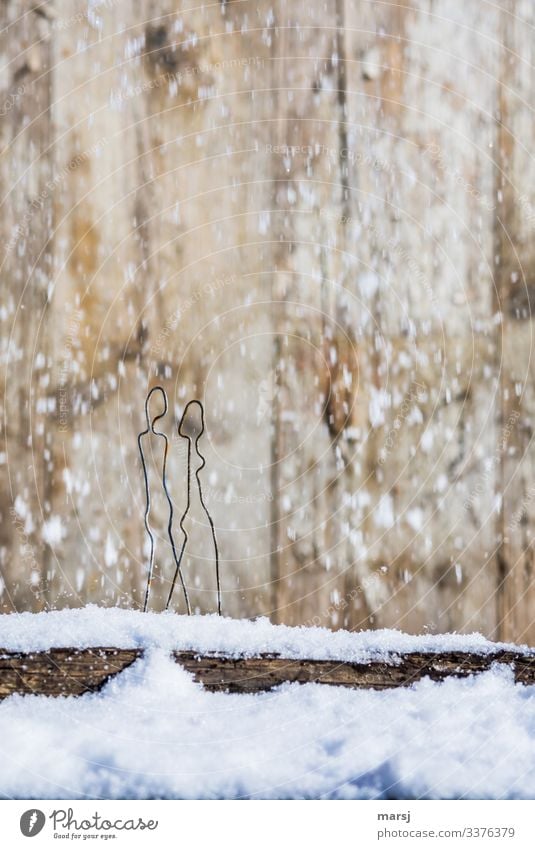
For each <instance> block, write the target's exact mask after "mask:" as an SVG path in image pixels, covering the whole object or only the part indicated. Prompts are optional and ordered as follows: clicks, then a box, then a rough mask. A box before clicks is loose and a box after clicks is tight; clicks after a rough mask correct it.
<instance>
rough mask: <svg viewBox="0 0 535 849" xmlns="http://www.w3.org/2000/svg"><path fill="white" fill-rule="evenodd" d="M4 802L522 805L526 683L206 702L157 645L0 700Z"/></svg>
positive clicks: (530, 727) (488, 679)
mask: <svg viewBox="0 0 535 849" xmlns="http://www.w3.org/2000/svg"><path fill="white" fill-rule="evenodd" d="M0 739H1V740H2V742H1V744H0V752H1V757H0V795H1V796H3V797H4V798H6V797H7V798H25V799H27V798H53V799H61V798H85V797H90V798H105V799H110V798H127V799H128V798H130V799H131V798H134V799H135V798H140V799H141V798H243V797H261V798H365V799H366V798H381V799H385V798H400V799H413V798H421V797H423V798H458V797H469V798H502V797H507V798H529V799H532V798H535V687H522V686H520V685H515V684H514V683H513V680H512V674H511V672H510V670H509V669H507V668H503V667H501V668H499V667H495V668H493V670H492V671H490V672H488V673H485V674H483V675H481V676H478V677H473V678H471V679H465V680H454V679H450V680H447V681H446V682H445V683H443V684H434V683H432V682H430V681H429V680H424V681H422V682H420V683H418V684H416V685H414V686H412V687H411V688H407V689H400V690H390V691H385V692H373V691H365V690H360V691H353V690H346V689H343V688H337V687H325V686H321V685H318V684H307V685H304V686H299V685H297V684H288V685H285V686H283V687H281V688H279V689H277V690H276V691H273V692H271V693H264V694H259V695H228V694H220V693H208V692H206V691H204V690H203V689H202V688H201V687H200V686H199V685H197V684H195V683H194V682H193V680H192V678H190V676H189V675H188V674H187V673H186V672H185V671H184V670H183V669H181V668H180V667H179V666H178V665H177V664H175V663H173V662H172V661H170V660H169V658H168V657H167V655H166V653H165V651H162V650H161V649H153V650H150V651H149V653H148V654H147V655H146V656H145V658H144V659H141V660H139V661H137V663H135V664H134V665H133V666H131V667H130V668H128V669H127V670H125V672H124V673H122V674H121V675H120V676H118V677H117V678H115V679H112V680H111V681H110V682H109V683H108V684H107V685H106V687H105V688H104V689H103V691H102V692H101V693H99V694H93V695H86V696H83V697H79V698H58V699H52V698H45V697H42V696H12V697H11V698H9V699H6V700H5V701H4V702H2V703H0Z"/></svg>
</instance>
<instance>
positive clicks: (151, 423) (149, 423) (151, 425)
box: [145, 386, 168, 433]
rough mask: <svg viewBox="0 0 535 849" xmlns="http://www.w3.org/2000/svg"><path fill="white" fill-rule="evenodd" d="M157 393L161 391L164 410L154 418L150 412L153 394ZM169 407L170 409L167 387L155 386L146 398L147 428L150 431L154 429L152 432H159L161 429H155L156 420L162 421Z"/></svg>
mask: <svg viewBox="0 0 535 849" xmlns="http://www.w3.org/2000/svg"><path fill="white" fill-rule="evenodd" d="M156 393H160V395H161V396H162V399H163V411H162V412H161V413H159V414H158V415H157V416H153V417H152V419H151V416H150V412H149V406H150V402H151V398H152V396H153V395H155V394H156ZM167 409H168V403H167V393H166V391H165V389H164V388H163V386H153V387H152V389H151V390H150V392H149V394H148V395H147V398H146V400H145V416H146V419H147V430H148V431H152V433H159V431H157V430H154V425H155V424H156V422H158V421H160V419H163V417H164V416H165V414H166V413H167Z"/></svg>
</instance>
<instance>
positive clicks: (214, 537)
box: [165, 400, 221, 616]
mask: <svg viewBox="0 0 535 849" xmlns="http://www.w3.org/2000/svg"><path fill="white" fill-rule="evenodd" d="M193 404H196V405H197V406H198V407H199V408H200V413H201V428H200V431H199V433H198V435H197V437H196V438H195V451H196V453H197V455H198V457H199V458H200V459H201V464H200V466H199V467H198V468H197V469H196V471H195V479H196V481H197V488H198V490H199V498H200V502H201V506H202V508H203V510H204V513H205V515H206V517H207V519H208V522H209V523H210V530H211V532H212V540H213V543H214V551H215V569H216V584H217V612H218V614H219V616H221V582H220V577H219V548H218V545H217V538H216V533H215V527H214V523H213V520H212V517H211V516H210V513H209V512H208V508H207V507H206V504H205V503H204V498H203V494H202V484H201V479H200V477H199V475H200V472H201V471H202V469H204V467H205V465H206V459H205V457H204V456H203V455H202V454H201V452H200V450H199V439H200V438H201V436H202V435H203V433H204V407H203V405H202V403H201V402H200V401H197V400H193V401H189V402H188V403H187V404H186V407H185V409H184V412H183V414H182V418H181V419H180V424H179V425H178V434H179V436H181V437H183V438H184V439H187V440H188V469H187V501H186V509H185V510H184V513H183V514H182V517H181V519H180V529H181V531H182V533H183V534H184V542H183V543H182V548H181V550H180V554H179V557H178V562H177V566H176V570H175V574H174V577H173V582H172V584H171V591H170V593H169V598H168V599H167V604H166V606H165V609H166V610H167V609H168V607H169V605H170V603H171V598H172V596H173V592H174V589H175V584H176V579H177V576H178V575H181V571H180V566H181V563H182V557H183V556H184V551H185V550H186V545H187V542H188V532H187V530H186V528H185V527H184V520H185V519H186V517H187V515H188V512H189V508H190V504H191V444H192V442H193V439H192V437H191V436H190V435H189V434H188V433H185V432H184V430H183V425H184V422H185V420H186V415H187V413H188V410H189V408H190V407H191V406H192V405H193Z"/></svg>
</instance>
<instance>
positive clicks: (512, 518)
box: [494, 0, 535, 642]
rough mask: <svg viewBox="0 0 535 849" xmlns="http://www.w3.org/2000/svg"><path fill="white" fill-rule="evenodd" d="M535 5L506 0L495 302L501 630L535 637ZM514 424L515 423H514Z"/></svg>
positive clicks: (512, 635) (525, 638)
mask: <svg viewBox="0 0 535 849" xmlns="http://www.w3.org/2000/svg"><path fill="white" fill-rule="evenodd" d="M534 22H535V11H534V9H533V6H532V5H529V4H522V5H521V6H518V5H516V4H514V3H512V2H509V0H508V1H507V2H504V4H503V8H502V12H501V43H502V50H501V55H500V67H499V72H498V74H497V76H498V79H499V98H498V111H497V115H498V119H499V120H498V122H497V128H498V131H497V144H496V145H495V159H496V175H497V178H496V190H497V191H496V196H497V197H496V203H497V211H496V226H495V243H496V245H495V251H494V253H495V257H496V260H495V309H496V312H497V313H498V314H499V315H500V316H501V321H502V335H501V341H502V349H501V368H500V372H499V377H500V394H501V398H500V406H501V410H500V417H501V423H502V428H503V433H504V437H506V438H504V439H503V445H502V450H501V452H500V465H501V487H500V490H501V493H502V494H503V497H502V499H501V509H500V526H499V528H498V532H499V535H498V550H497V563H498V576H497V582H496V595H497V602H498V603H497V614H498V628H497V631H496V634H495V635H494V636H495V637H496V638H498V639H511V638H513V639H515V640H519V641H529V642H533V640H534V639H535V620H534V617H533V609H534V607H533V606H534V604H535V562H534V547H533V544H534V540H535V462H534V461H535V454H534V451H533V421H534V416H535V392H534V389H533V387H534V379H533V378H534V366H533V315H534V313H533V310H534V307H535V297H534V295H535V288H534V286H533V279H534V272H535V251H534V247H533V232H534V229H535V162H534V159H533V143H534V138H535V135H534V130H533V105H532V102H533V95H532V90H533V81H532V77H533V72H532V69H533V66H534V62H535V49H534V45H533V38H532V33H533V24H534ZM511 421H514V426H513V427H509V428H507V431H506V427H507V423H508V422H511Z"/></svg>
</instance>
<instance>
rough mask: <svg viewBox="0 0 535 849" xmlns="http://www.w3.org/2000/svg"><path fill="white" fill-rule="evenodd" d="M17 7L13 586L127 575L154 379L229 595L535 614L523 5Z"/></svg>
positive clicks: (8, 401) (5, 67) (5, 455)
mask: <svg viewBox="0 0 535 849" xmlns="http://www.w3.org/2000/svg"><path fill="white" fill-rule="evenodd" d="M0 16H1V28H2V33H1V44H2V50H1V69H2V70H1V75H0V92H1V94H0V150H1V155H0V186H1V189H0V190H1V210H2V215H1V218H0V242H1V245H2V247H1V251H0V262H1V298H0V322H1V331H0V345H1V349H0V350H1V364H2V365H1V367H2V373H3V392H2V400H1V403H2V414H3V415H2V427H3V442H2V446H1V453H0V479H1V483H0V487H1V489H0V492H1V502H0V510H1V517H0V562H1V569H2V595H1V603H2V608H1V609H2V610H4V611H9V610H13V609H17V610H21V609H32V610H39V609H43V608H45V607H46V606H47V605H54V606H66V605H67V606H69V605H70V606H72V605H76V604H82V603H86V602H99V603H103V604H117V603H119V604H123V605H127V604H131V603H134V604H137V603H139V601H140V600H141V598H142V591H143V578H144V574H145V563H146V552H145V551H144V537H143V524H142V511H143V503H142V481H141V475H140V467H139V462H138V457H137V447H136V435H137V433H138V431H139V430H141V429H142V427H143V426H144V418H143V402H144V397H145V394H146V392H147V389H148V388H149V387H150V386H151V385H153V384H154V383H156V382H161V383H162V384H163V385H164V386H165V387H166V389H167V390H168V392H169V395H170V398H171V404H172V415H171V416H169V420H168V422H167V425H166V427H167V431H168V433H169V436H170V438H171V439H172V440H173V460H172V467H171V469H170V473H171V475H172V476H173V495H174V498H175V500H176V502H177V505H179V507H178V510H179V512H180V506H181V505H183V501H184V499H183V495H182V492H183V486H182V484H183V475H184V469H183V466H184V452H183V448H182V443H181V442H180V441H179V440H177V438H176V425H177V421H178V418H179V416H180V414H181V412H182V410H183V408H184V405H185V403H186V400H187V399H188V398H190V397H194V396H198V397H200V398H202V399H204V400H205V403H206V412H207V433H206V434H205V437H204V443H203V445H204V453H205V454H206V456H207V461H208V462H207V468H206V470H205V471H204V473H203V475H204V482H205V487H206V500H207V503H208V505H209V508H210V510H211V512H212V514H213V516H214V519H215V522H216V525H217V529H218V537H219V541H220V548H221V553H222V574H223V587H224V600H223V603H224V609H225V611H226V612H227V613H228V614H230V615H232V616H252V615H256V614H265V615H268V616H269V617H270V618H271V619H272V620H274V621H281V622H287V623H301V622H314V623H316V624H322V625H326V626H329V627H341V626H345V627H351V628H361V627H387V626H388V627H389V626H395V627H399V628H402V629H406V630H409V631H422V630H425V629H428V630H435V631H446V630H451V629H456V630H461V631H473V630H480V631H482V632H483V633H484V634H486V635H488V636H495V637H501V638H506V639H513V640H518V641H526V640H527V641H533V639H534V638H535V627H534V625H533V619H534V615H533V611H534V610H535V608H534V607H533V604H534V583H533V547H532V541H533V529H534V524H535V467H534V458H535V451H534V448H533V445H532V421H533V415H534V410H535V390H534V385H533V384H534V382H533V366H532V363H531V359H532V356H531V355H532V350H531V349H532V319H531V307H532V301H533V299H534V298H533V292H534V291H535V290H534V286H535V284H534V282H533V272H534V263H535V253H534V250H533V233H534V228H535V179H534V178H535V167H534V163H533V155H532V152H533V149H534V135H535V132H534V125H533V86H534V82H535V75H534V70H533V65H534V62H533V59H534V50H535V37H534V36H535V32H534V24H535V9H534V7H533V4H532V3H531V2H528V0H516V2H515V0H498V2H493V3H490V2H486V0H473V2H470V3H456V2H452V0H404V2H397V3H389V2H367V0H322V2H318V3H311V2H308V3H306V2H303V0H266V2H264V1H263V0H259V2H252V0H233V1H232V2H213V3H204V2H203V3H201V2H200V0H191V2H184V3H181V2H177V0H175V1H174V2H172V0H142V2H141V3H139V4H131V3H128V2H126V0H104V1H103V2H101V3H99V2H97V0H89V2H88V3H79V2H78V0H76V2H74V3H73V2H72V0H55V2H52V0H50V2H34V0H31V2H30V0H27V1H26V0H4V2H2V4H1V6H0ZM152 518H153V521H154V523H155V525H156V526H157V527H158V528H159V531H160V539H159V540H158V558H157V564H158V573H157V581H156V586H155V594H154V599H153V602H154V606H155V607H156V608H157V607H158V606H159V605H161V599H162V597H163V595H164V591H165V586H166V582H167V581H168V580H169V578H170V576H171V572H172V564H171V559H170V556H169V554H170V553H169V550H168V548H167V547H166V543H165V537H164V535H163V529H164V526H165V522H166V517H165V510H164V509H163V505H162V504H160V503H159V502H158V501H157V502H156V503H155V505H154V510H153V516H152ZM210 557H211V555H210V553H209V551H208V550H206V551H205V550H204V549H203V544H202V541H199V546H198V547H195V548H194V550H193V553H192V556H191V557H190V558H189V560H188V563H187V566H186V571H187V579H188V583H189V584H190V586H191V587H192V591H193V590H195V603H196V605H197V606H198V607H199V608H200V609H201V610H204V609H210V605H211V604H212V603H213V600H211V596H210V594H209V592H208V590H209V589H210V587H209V586H208V583H207V582H208V581H209V576H210V575H211V573H212V565H213V564H212V562H211V559H210ZM203 589H205V590H206V591H207V592H206V593H204V594H203ZM177 605H178V606H179V599H178V596H177Z"/></svg>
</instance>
